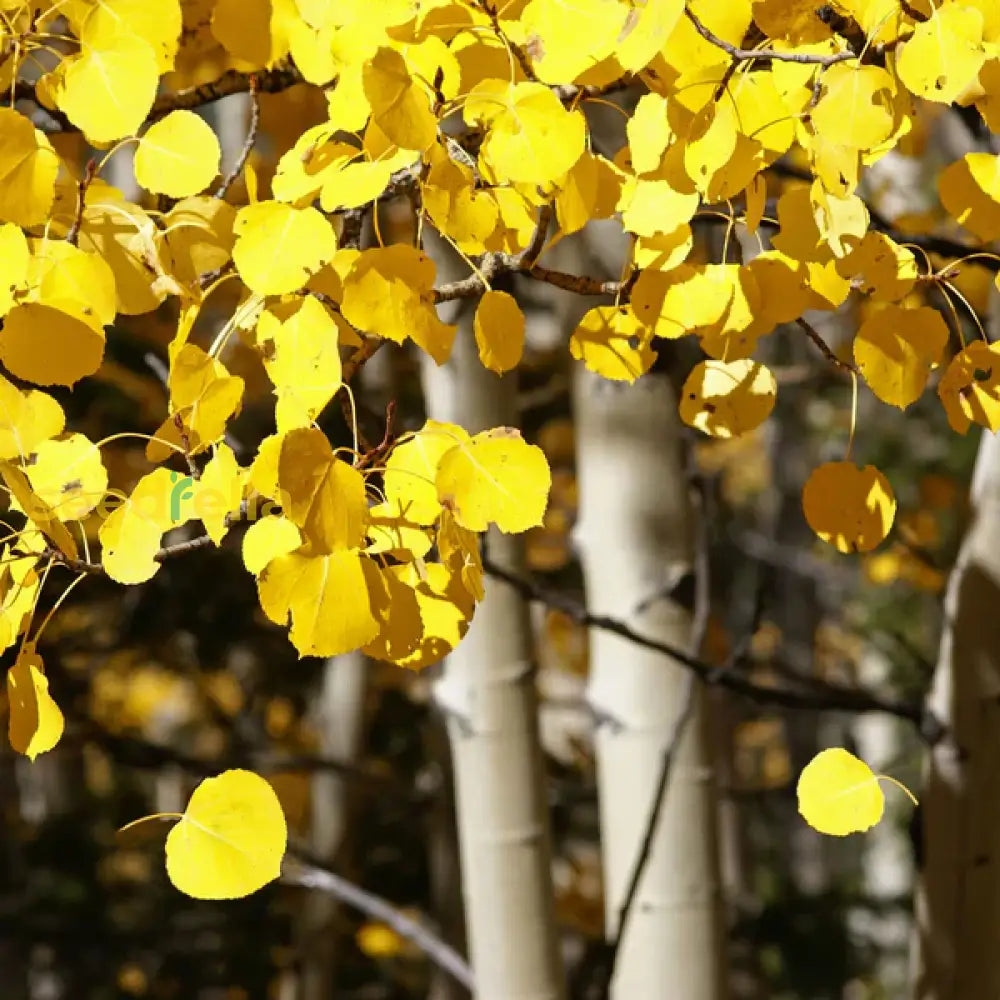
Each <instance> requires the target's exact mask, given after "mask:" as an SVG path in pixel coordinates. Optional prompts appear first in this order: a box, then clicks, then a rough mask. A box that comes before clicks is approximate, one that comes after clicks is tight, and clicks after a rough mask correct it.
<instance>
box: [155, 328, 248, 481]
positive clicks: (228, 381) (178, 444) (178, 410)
mask: <svg viewBox="0 0 1000 1000" xmlns="http://www.w3.org/2000/svg"><path fill="white" fill-rule="evenodd" d="M167 387H168V389H169V390H170V416H169V417H168V418H167V419H166V420H165V421H164V422H163V423H162V424H161V425H160V427H159V429H158V430H157V432H156V434H155V436H154V440H152V441H150V442H149V444H147V445H146V457H147V458H148V459H149V461H151V462H162V461H163V460H164V459H166V458H169V457H170V456H171V455H174V454H176V453H177V448H182V449H184V450H185V451H186V452H187V453H188V454H189V455H197V454H199V453H200V452H202V451H205V450H206V449H207V448H209V447H211V446H212V445H213V444H215V442H216V441H218V440H219V439H220V438H221V437H222V436H223V435H224V434H225V433H226V423H227V421H228V420H229V418H230V417H232V416H233V415H234V414H235V413H238V412H239V409H240V404H241V402H242V399H243V388H244V385H243V379H241V378H240V377H239V376H237V375H230V374H229V372H228V371H227V370H226V366H225V365H223V364H222V362H221V361H217V360H216V359H215V358H212V357H209V356H208V355H207V354H206V353H205V352H204V351H203V350H202V349H201V348H200V347H198V346H196V345H195V344H184V345H183V346H182V347H181V348H180V350H178V351H177V352H176V354H174V356H173V358H172V360H171V363H170V378H169V379H168V381H167ZM178 422H180V427H178ZM170 444H173V445H174V446H175V447H173V448H171V447H170Z"/></svg>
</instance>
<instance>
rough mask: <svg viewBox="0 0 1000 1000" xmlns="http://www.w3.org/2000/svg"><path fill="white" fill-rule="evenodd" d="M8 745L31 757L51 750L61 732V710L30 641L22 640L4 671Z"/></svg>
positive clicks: (40, 660) (62, 722)
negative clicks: (18, 649) (20, 645)
mask: <svg viewBox="0 0 1000 1000" xmlns="http://www.w3.org/2000/svg"><path fill="white" fill-rule="evenodd" d="M7 701H8V711H9V712H10V718H9V721H8V734H9V736H10V745H11V746H12V747H13V748H14V749H15V750H16V751H17V752H18V753H23V754H24V755H25V756H26V757H28V758H30V759H31V760H34V759H35V758H36V757H37V756H38V755H39V754H40V753H45V752H46V751H48V750H51V749H52V748H53V747H54V746H55V745H56V744H57V743H58V742H59V740H60V738H61V737H62V734H63V727H64V720H63V714H62V712H61V711H59V706H58V705H57V704H56V703H55V701H54V700H53V698H52V695H51V694H49V681H48V678H47V677H46V676H45V669H44V667H43V665H42V658H41V657H40V656H39V655H38V653H37V651H36V650H35V644H34V643H33V642H26V643H25V644H24V646H22V647H21V651H20V652H19V653H18V656H17V661H16V662H15V664H14V666H12V667H11V668H10V669H9V670H8V671H7Z"/></svg>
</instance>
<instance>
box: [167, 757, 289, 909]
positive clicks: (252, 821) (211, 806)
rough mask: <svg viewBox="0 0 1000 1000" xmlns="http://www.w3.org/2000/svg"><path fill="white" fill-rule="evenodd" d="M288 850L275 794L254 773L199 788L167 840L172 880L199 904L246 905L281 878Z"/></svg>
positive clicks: (233, 774)
mask: <svg viewBox="0 0 1000 1000" xmlns="http://www.w3.org/2000/svg"><path fill="white" fill-rule="evenodd" d="M287 846H288V830H287V827H286V825H285V814H284V813H283V812H282V810H281V803H280V802H279V801H278V796H277V795H276V794H275V792H274V789H273V788H272V787H271V786H270V785H269V784H268V783H267V781H265V780H264V779H263V778H262V777H260V775H257V774H254V773H253V772H251V771H241V770H233V771H223V772H222V774H220V775H217V776H216V777H214V778H206V779H205V780H204V781H203V782H201V784H200V785H198V787H197V788H196V789H195V790H194V792H193V793H192V795H191V798H190V799H189V800H188V804H187V808H186V809H185V810H184V814H183V816H182V817H181V818H180V820H179V821H178V822H177V824H176V825H175V826H174V828H173V829H172V830H171V831H170V833H168V834H167V843H166V858H167V877H168V878H169V879H170V881H171V882H172V883H173V885H174V886H175V888H177V889H179V890H180V891H181V892H183V893H184V894H185V895H187V896H191V897H193V898H194V899H241V898H242V897H244V896H249V895H250V894H251V893H252V892H256V891H257V890H258V889H260V888H262V887H263V886H265V885H267V883H268V882H273V881H274V880H275V879H276V878H277V877H278V876H279V875H280V874H281V861H282V858H283V857H284V856H285V848H286V847H287Z"/></svg>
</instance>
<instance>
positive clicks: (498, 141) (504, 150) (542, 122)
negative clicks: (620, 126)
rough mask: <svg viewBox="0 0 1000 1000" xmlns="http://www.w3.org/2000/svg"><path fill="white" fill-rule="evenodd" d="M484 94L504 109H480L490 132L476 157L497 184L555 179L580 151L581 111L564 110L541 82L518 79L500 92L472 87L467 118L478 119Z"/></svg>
mask: <svg viewBox="0 0 1000 1000" xmlns="http://www.w3.org/2000/svg"><path fill="white" fill-rule="evenodd" d="M481 97H488V98H489V99H490V100H492V101H493V102H494V103H495V102H496V101H497V100H498V99H499V100H500V102H501V106H502V110H501V111H499V113H498V112H497V111H496V109H495V107H494V108H493V109H492V110H491V111H490V112H488V113H486V114H483V113H482V111H481V110H480V111H479V114H480V118H481V119H482V120H485V121H487V123H488V131H487V133H486V137H485V139H483V144H482V147H481V148H480V152H479V158H480V161H481V162H482V164H483V165H484V167H485V169H486V170H488V171H489V172H490V173H492V174H495V175H496V177H497V179H498V180H499V181H501V182H505V181H506V182H511V181H514V182H517V181H524V182H528V183H531V184H547V183H551V182H553V181H556V180H558V179H559V178H560V177H562V175H563V174H565V173H566V171H567V170H569V169H570V167H572V166H573V164H574V163H576V161H577V160H578V159H579V158H580V156H581V155H582V154H583V151H584V147H585V144H586V135H587V126H586V123H585V121H584V118H583V113H582V112H580V111H567V110H566V108H564V107H563V106H562V102H561V101H560V100H559V98H558V97H557V96H556V95H555V94H554V93H553V92H552V91H551V90H550V89H549V88H548V87H546V86H544V85H543V84H541V83H530V82H528V83H518V84H514V85H513V86H509V87H506V86H505V87H504V88H503V90H502V91H501V92H500V93H493V94H490V93H489V91H485V92H482V91H481V90H480V87H474V88H473V90H472V93H471V94H470V95H469V100H468V102H467V104H466V110H465V117H466V121H469V122H472V121H474V120H476V109H481V108H482V105H483V104H485V103H486V102H485V101H483V100H478V99H479V98H481Z"/></svg>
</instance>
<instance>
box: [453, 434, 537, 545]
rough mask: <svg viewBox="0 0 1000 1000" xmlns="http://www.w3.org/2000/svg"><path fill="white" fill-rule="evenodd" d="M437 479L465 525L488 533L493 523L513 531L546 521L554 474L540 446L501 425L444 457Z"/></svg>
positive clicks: (458, 445) (472, 529) (454, 449)
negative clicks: (530, 442)
mask: <svg viewBox="0 0 1000 1000" xmlns="http://www.w3.org/2000/svg"><path fill="white" fill-rule="evenodd" d="M435 483H436V485H437V494H438V500H439V501H440V503H441V505H442V506H444V507H448V508H449V509H451V510H452V511H453V512H454V515H455V520H456V521H457V522H458V523H459V524H460V525H461V526H462V527H463V528H468V529H469V530H470V531H485V530H486V529H487V528H488V527H489V525H490V523H491V522H492V523H495V524H496V526H497V527H498V528H499V529H500V530H501V531H503V532H505V533H507V534H511V533H514V532H520V531H527V529H528V528H532V527H535V526H536V525H539V524H541V523H542V517H543V516H544V514H545V508H546V506H547V505H548V500H549V488H550V486H551V485H552V475H551V473H550V471H549V463H548V462H547V461H546V459H545V454H544V452H543V451H542V449H541V448H539V447H538V446H537V445H533V444H528V443H527V442H526V441H525V440H524V439H523V438H522V437H521V435H520V433H518V431H516V430H514V429H513V428H511V427H498V428H495V429H494V430H490V431H483V432H482V433H481V434H477V435H476V436H475V437H473V438H472V439H471V440H470V441H469V442H467V443H462V444H457V445H455V446H454V447H453V448H452V449H451V450H450V451H449V452H448V453H447V454H445V455H444V456H443V457H442V459H441V464H440V465H439V466H438V470H437V476H436V477H435Z"/></svg>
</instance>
